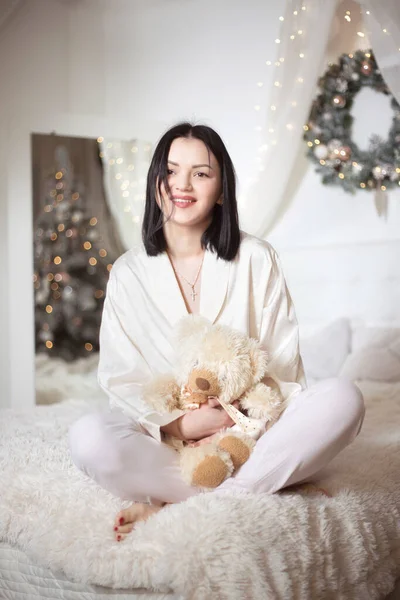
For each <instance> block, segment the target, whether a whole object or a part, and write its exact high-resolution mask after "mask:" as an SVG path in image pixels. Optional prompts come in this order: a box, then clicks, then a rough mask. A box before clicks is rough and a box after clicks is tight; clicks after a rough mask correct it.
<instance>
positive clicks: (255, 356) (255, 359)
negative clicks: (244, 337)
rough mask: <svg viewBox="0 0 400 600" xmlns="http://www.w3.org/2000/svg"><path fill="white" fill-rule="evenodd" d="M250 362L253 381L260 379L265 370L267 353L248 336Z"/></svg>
mask: <svg viewBox="0 0 400 600" xmlns="http://www.w3.org/2000/svg"><path fill="white" fill-rule="evenodd" d="M249 345H250V363H251V368H252V372H253V377H254V381H255V383H257V382H259V381H261V379H262V378H263V377H264V375H265V374H266V372H267V367H268V354H267V352H265V350H262V349H261V348H260V345H259V343H258V342H257V341H256V340H254V339H252V338H250V339H249Z"/></svg>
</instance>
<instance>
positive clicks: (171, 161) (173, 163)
mask: <svg viewBox="0 0 400 600" xmlns="http://www.w3.org/2000/svg"><path fill="white" fill-rule="evenodd" d="M168 162H169V163H170V164H171V165H176V166H177V167H179V163H176V162H174V161H173V160H169V161H168ZM199 167H208V168H209V169H212V166H211V165H206V164H204V165H192V169H198V168H199Z"/></svg>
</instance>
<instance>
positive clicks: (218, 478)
mask: <svg viewBox="0 0 400 600" xmlns="http://www.w3.org/2000/svg"><path fill="white" fill-rule="evenodd" d="M229 474H230V473H229V468H228V466H227V465H226V463H225V462H224V461H223V460H222V458H221V457H220V456H216V455H214V456H206V457H205V458H204V459H203V460H202V462H201V463H200V464H199V465H197V467H196V468H195V470H194V471H193V475H192V485H195V486H196V487H198V486H200V487H206V488H216V487H218V486H219V485H220V484H221V483H222V482H223V481H225V479H226V478H227V477H228V475H229Z"/></svg>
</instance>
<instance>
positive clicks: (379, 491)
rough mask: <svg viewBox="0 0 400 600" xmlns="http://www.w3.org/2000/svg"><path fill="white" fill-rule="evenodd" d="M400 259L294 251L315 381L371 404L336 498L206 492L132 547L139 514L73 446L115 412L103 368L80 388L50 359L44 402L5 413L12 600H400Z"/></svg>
mask: <svg viewBox="0 0 400 600" xmlns="http://www.w3.org/2000/svg"><path fill="white" fill-rule="evenodd" d="M399 256H400V244H399V242H387V243H380V244H366V245H364V246H362V245H360V246H357V247H355V246H352V247H350V246H349V247H340V248H338V247H330V248H329V247H326V248H318V249H309V248H304V249H303V250H301V249H296V250H294V251H293V252H289V251H287V252H283V253H281V258H282V260H283V264H284V268H285V272H286V275H287V278H288V282H289V287H290V289H291V291H292V295H293V297H294V301H295V305H296V309H297V313H298V316H299V320H300V331H301V333H302V344H301V346H302V354H303V357H304V361H305V366H306V371H307V373H308V375H309V376H311V379H320V378H326V377H330V376H338V375H341V374H342V375H346V376H347V377H349V378H350V379H353V380H357V382H358V384H359V386H360V388H361V389H362V391H363V392H364V395H365V400H366V404H367V413H366V417H365V421H364V426H363V429H362V431H361V434H360V436H359V437H358V438H357V440H356V441H355V442H354V443H353V444H352V445H351V446H350V447H349V448H347V449H346V450H345V451H344V452H342V453H341V454H340V455H339V456H338V457H337V458H336V459H335V460H334V461H333V462H332V463H331V465H329V467H328V468H327V469H326V470H325V471H324V473H321V474H319V476H318V478H317V481H318V484H319V485H321V486H322V487H324V488H325V489H327V491H328V492H329V493H330V494H331V495H332V497H330V498H327V497H325V496H323V495H322V494H319V493H314V494H307V493H306V491H305V490H302V489H301V488H300V489H296V490H292V491H290V492H288V491H286V492H284V493H281V494H276V495H274V496H264V497H262V496H251V495H247V494H243V495H239V496H229V495H222V494H221V495H207V494H205V495H201V496H198V497H196V498H191V499H190V500H188V501H187V502H185V503H182V504H180V505H173V506H170V507H168V508H166V509H164V510H163V511H161V512H160V513H158V514H157V515H155V516H154V517H152V518H151V519H150V520H149V521H148V522H146V523H142V524H140V525H139V526H138V528H137V530H136V531H135V532H133V533H132V534H130V536H128V538H127V539H126V540H125V541H124V542H123V544H118V543H117V542H115V541H114V537H113V531H112V520H113V517H114V514H115V513H116V512H117V511H118V510H119V509H120V508H121V507H124V506H125V505H127V504H129V502H125V503H124V502H121V501H120V500H119V499H117V498H114V497H112V496H111V495H110V494H108V493H107V492H106V491H105V490H103V489H101V488H99V487H98V486H97V485H96V484H95V483H94V482H93V481H91V480H89V479H88V478H86V477H85V476H84V475H83V474H82V473H80V472H79V471H78V470H77V469H76V468H75V467H74V466H73V464H72V463H71V460H70V457H69V453H68V446H67V437H66V434H67V430H68V427H69V425H70V424H71V423H72V422H73V421H74V420H75V419H76V418H78V417H79V415H81V414H83V413H85V412H87V411H91V410H96V409H101V408H102V407H103V406H106V405H107V400H106V398H105V397H104V395H103V394H102V393H101V392H100V391H99V389H98V388H97V384H96V376H95V369H96V357H95V356H93V357H92V358H91V360H90V361H87V362H85V363H83V362H80V363H76V364H75V365H73V366H72V367H71V368H70V369H69V370H70V372H69V373H68V377H66V365H64V364H63V363H62V362H61V361H55V362H50V361H48V360H46V359H44V358H41V357H39V358H38V359H37V401H38V403H39V404H40V406H37V407H36V408H35V409H34V410H32V411H31V412H30V413H25V412H24V413H23V412H20V413H18V412H16V411H10V410H9V411H2V413H1V414H0V416H1V420H0V461H1V462H0V466H1V473H2V474H1V477H0V599H3V598H4V599H6V600H22V599H24V600H25V599H26V598H34V597H39V598H48V599H60V598H63V599H66V600H69V599H70V598H71V599H76V598H79V600H80V599H90V600H92V599H96V600H98V599H102V598H105V597H106V596H107V597H108V596H112V597H113V598H115V599H118V600H128V599H129V600H130V599H131V598H140V599H142V598H147V597H148V598H154V599H161V598H170V599H177V598H179V599H183V598H184V599H187V598H190V599H191V600H192V599H193V600H210V599H211V598H218V599H221V600H222V599H227V600H236V599H238V600H239V599H242V598H243V599H246V600H247V599H253V598H254V599H257V600H261V599H262V600H264V599H266V600H269V599H273V600H303V599H304V600H324V599H325V598H326V599H329V600H331V599H338V600H375V599H376V600H378V599H379V600H381V599H382V600H383V599H386V600H389V599H390V600H400V584H399V585H398V589H397V591H396V590H394V588H395V584H396V580H397V579H399V578H400V476H399V473H400V308H399V307H400V268H399V261H398V257H399ZM343 316H346V317H347V318H346V319H343V318H340V317H343ZM327 323H330V324H329V325H328V326H327V327H325V328H323V327H322V325H323V324H327ZM378 323H379V324H380V325H381V327H380V328H379V329H377V328H376V327H373V325H377V324H378ZM364 324H368V327H364ZM383 326H384V327H383ZM312 332H314V333H313V334H312ZM54 402H56V404H54ZM94 513H95V518H93V514H94ZM389 594H390V595H389Z"/></svg>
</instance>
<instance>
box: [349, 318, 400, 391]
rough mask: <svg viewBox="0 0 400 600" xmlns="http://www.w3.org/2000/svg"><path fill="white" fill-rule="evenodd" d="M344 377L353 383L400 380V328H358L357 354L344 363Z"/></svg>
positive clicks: (356, 335) (356, 331) (355, 334)
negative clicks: (354, 381) (365, 380)
mask: <svg viewBox="0 0 400 600" xmlns="http://www.w3.org/2000/svg"><path fill="white" fill-rule="evenodd" d="M340 375H341V376H343V377H347V378H349V379H353V380H357V379H359V380H360V379H369V380H373V381H387V382H394V381H400V329H399V328H394V327H393V328H391V329H390V328H387V327H359V328H357V329H355V330H354V335H353V352H352V353H351V354H350V356H349V357H348V358H347V360H346V362H345V363H344V365H343V367H342V369H341V371H340Z"/></svg>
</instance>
